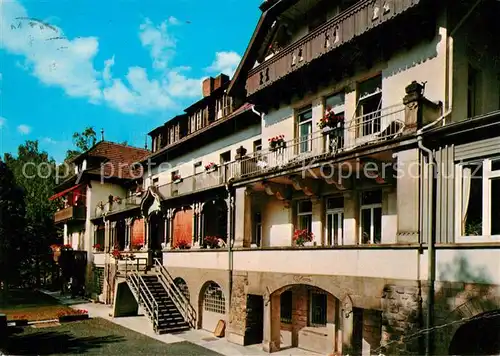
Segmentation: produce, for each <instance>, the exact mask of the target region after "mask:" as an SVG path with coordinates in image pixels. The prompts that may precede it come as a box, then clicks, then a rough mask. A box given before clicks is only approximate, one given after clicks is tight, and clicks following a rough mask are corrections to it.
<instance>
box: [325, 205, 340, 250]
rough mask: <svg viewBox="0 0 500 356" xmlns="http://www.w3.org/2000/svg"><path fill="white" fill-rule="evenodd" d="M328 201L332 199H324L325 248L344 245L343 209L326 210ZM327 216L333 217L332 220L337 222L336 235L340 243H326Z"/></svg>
mask: <svg viewBox="0 0 500 356" xmlns="http://www.w3.org/2000/svg"><path fill="white" fill-rule="evenodd" d="M328 199H332V198H327V199H326V206H327V209H326V213H325V245H326V246H343V245H344V229H343V227H344V208H333V209H328ZM328 215H333V219H334V220H335V219H336V220H337V223H338V226H339V228H338V231H337V235H338V238H339V240H340V241H337V243H335V241H332V243H331V244H330V243H329V241H328ZM334 226H335V224H334Z"/></svg>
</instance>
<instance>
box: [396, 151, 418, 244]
mask: <svg viewBox="0 0 500 356" xmlns="http://www.w3.org/2000/svg"><path fill="white" fill-rule="evenodd" d="M396 157H397V174H398V182H397V188H396V189H397V194H396V200H397V209H396V211H397V215H398V217H397V221H398V223H397V237H396V239H397V243H418V242H419V230H420V229H419V216H420V211H419V182H420V180H419V176H420V169H419V165H420V163H419V151H418V149H417V148H414V149H410V150H406V151H402V152H398V153H397V154H396Z"/></svg>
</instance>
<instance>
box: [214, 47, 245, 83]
mask: <svg viewBox="0 0 500 356" xmlns="http://www.w3.org/2000/svg"><path fill="white" fill-rule="evenodd" d="M240 61H241V56H240V55H239V54H238V53H236V52H233V51H229V52H217V53H215V60H214V61H213V63H212V65H211V66H210V67H208V68H207V70H208V71H210V72H217V73H224V74H227V75H229V76H230V77H232V76H233V74H234V72H235V70H236V67H238V64H239V63H240Z"/></svg>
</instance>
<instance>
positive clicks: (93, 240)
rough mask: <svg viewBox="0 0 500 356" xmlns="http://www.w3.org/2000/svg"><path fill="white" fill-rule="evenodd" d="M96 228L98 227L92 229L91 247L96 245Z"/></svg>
mask: <svg viewBox="0 0 500 356" xmlns="http://www.w3.org/2000/svg"><path fill="white" fill-rule="evenodd" d="M98 227H99V225H94V229H93V232H94V235H93V236H92V246H94V245H95V244H96V243H97V228H98Z"/></svg>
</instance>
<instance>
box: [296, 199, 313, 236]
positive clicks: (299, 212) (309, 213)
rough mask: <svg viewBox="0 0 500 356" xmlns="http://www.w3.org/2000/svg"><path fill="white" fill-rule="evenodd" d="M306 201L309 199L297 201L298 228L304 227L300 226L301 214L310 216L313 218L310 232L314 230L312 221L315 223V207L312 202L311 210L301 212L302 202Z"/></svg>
mask: <svg viewBox="0 0 500 356" xmlns="http://www.w3.org/2000/svg"><path fill="white" fill-rule="evenodd" d="M305 201H309V200H299V201H297V228H298V229H302V226H300V217H301V216H309V217H310V219H311V229H310V231H309V232H312V223H313V212H312V211H313V207H312V202H311V211H308V212H301V211H300V204H301V203H303V202H305Z"/></svg>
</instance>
